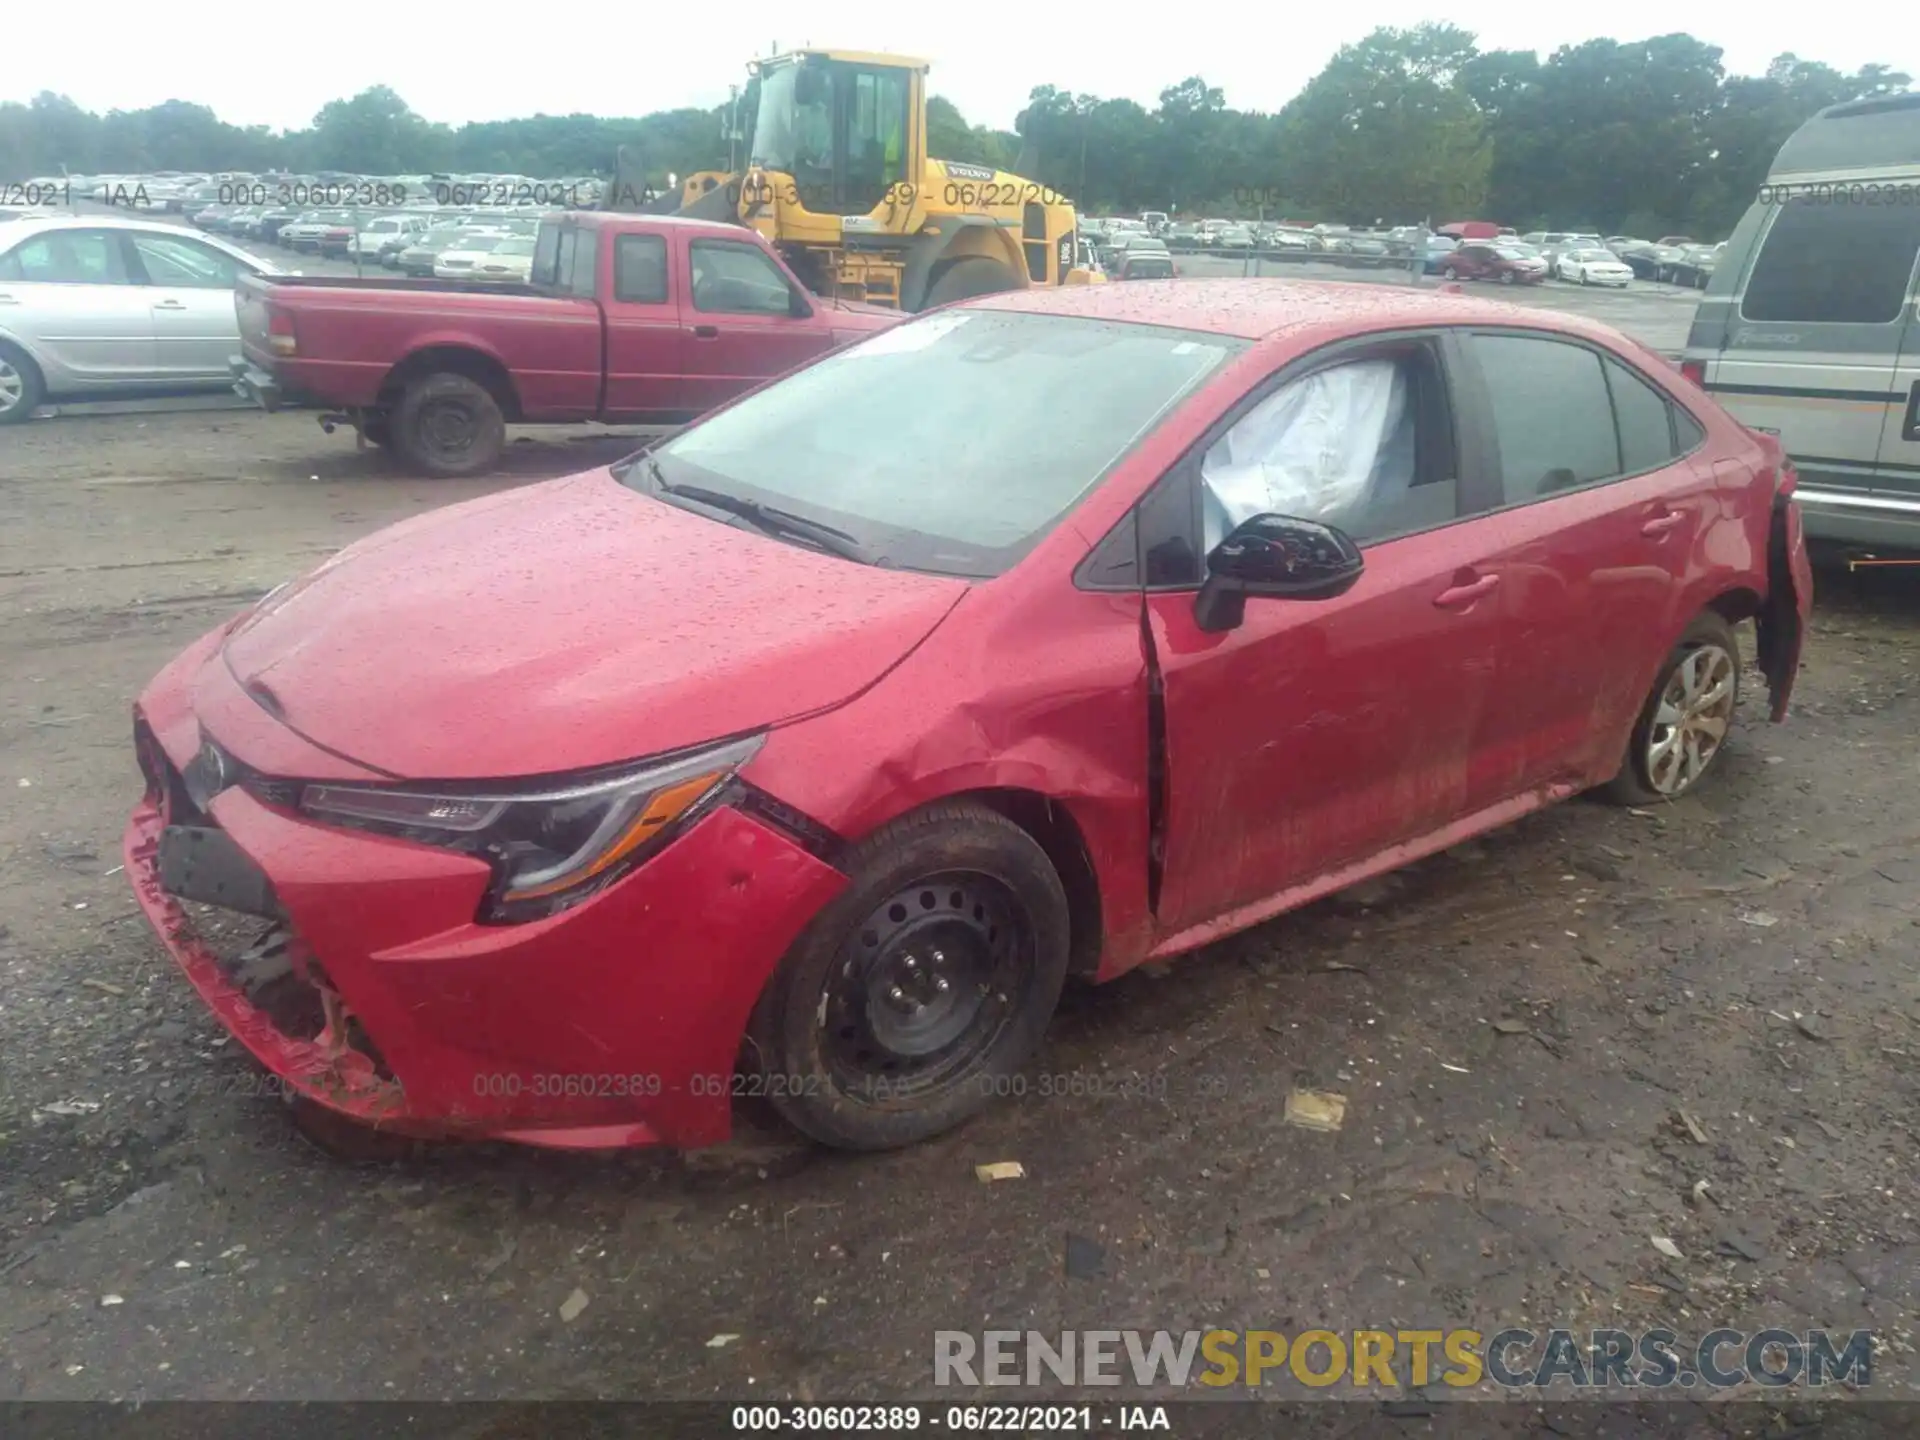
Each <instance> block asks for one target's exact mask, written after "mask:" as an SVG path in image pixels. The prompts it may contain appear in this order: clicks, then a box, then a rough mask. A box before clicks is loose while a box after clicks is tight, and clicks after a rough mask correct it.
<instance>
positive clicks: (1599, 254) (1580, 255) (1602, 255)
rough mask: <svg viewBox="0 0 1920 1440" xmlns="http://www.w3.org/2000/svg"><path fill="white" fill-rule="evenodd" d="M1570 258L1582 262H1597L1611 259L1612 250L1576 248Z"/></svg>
mask: <svg viewBox="0 0 1920 1440" xmlns="http://www.w3.org/2000/svg"><path fill="white" fill-rule="evenodd" d="M1572 258H1573V259H1575V260H1578V261H1580V262H1582V263H1583V264H1584V263H1585V262H1587V261H1589V260H1591V261H1593V262H1594V263H1595V264H1598V263H1599V262H1600V261H1603V260H1611V259H1613V252H1612V251H1611V250H1576V251H1574V252H1573V256H1572Z"/></svg>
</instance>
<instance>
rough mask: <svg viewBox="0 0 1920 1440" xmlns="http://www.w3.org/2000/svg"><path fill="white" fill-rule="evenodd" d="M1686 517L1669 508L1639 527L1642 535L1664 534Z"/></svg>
mask: <svg viewBox="0 0 1920 1440" xmlns="http://www.w3.org/2000/svg"><path fill="white" fill-rule="evenodd" d="M1686 518H1687V517H1686V516H1685V515H1684V514H1682V513H1681V512H1680V511H1678V510H1669V511H1668V512H1667V513H1666V514H1664V515H1656V516H1654V517H1653V519H1651V520H1649V521H1647V522H1646V524H1644V525H1642V526H1641V527H1640V533H1641V534H1642V535H1664V534H1666V533H1667V531H1669V530H1671V529H1673V527H1674V526H1676V525H1678V524H1680V523H1681V522H1682V521H1684V520H1685V519H1686Z"/></svg>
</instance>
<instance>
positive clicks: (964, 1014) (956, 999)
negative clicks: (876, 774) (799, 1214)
mask: <svg viewBox="0 0 1920 1440" xmlns="http://www.w3.org/2000/svg"><path fill="white" fill-rule="evenodd" d="M846 868H847V871H848V873H849V874H850V875H851V876H852V877H853V883H852V884H850V885H849V886H848V887H847V889H846V890H844V891H842V892H841V894H840V895H839V896H837V897H836V898H835V899H834V901H833V902H832V903H831V904H829V905H828V906H827V907H826V908H825V909H824V910H823V911H822V912H821V913H820V914H819V916H817V917H816V918H815V920H814V921H813V923H812V924H811V925H810V926H809V927H808V928H807V930H806V932H805V933H804V934H803V935H802V936H801V938H800V940H799V941H798V942H797V943H796V944H795V946H794V948H793V950H792V951H790V952H789V953H788V955H787V957H786V958H785V960H783V961H782V963H781V966H780V969H779V971H778V972H777V973H776V974H775V976H774V978H773V980H772V981H771V982H770V983H769V985H768V987H767V989H766V991H765V993H764V994H763V995H762V996H761V1000H760V1003H759V1005H758V1006H757V1007H756V1009H755V1012H754V1017H753V1021H752V1023H751V1026H750V1028H749V1032H748V1040H749V1046H750V1049H751V1050H752V1052H753V1054H754V1059H755V1061H756V1063H757V1065H758V1068H759V1070H760V1072H761V1074H762V1076H763V1077H764V1079H765V1081H766V1084H765V1087H764V1089H765V1093H766V1094H767V1095H768V1097H769V1099H770V1100H771V1102H772V1104H773V1106H774V1108H775V1109H776V1110H778V1111H779V1112H780V1113H781V1115H782V1116H784V1117H785V1118H786V1120H787V1121H788V1122H789V1123H790V1124H792V1125H793V1126H794V1127H795V1128H796V1129H799V1130H800V1131H802V1132H804V1133H805V1134H807V1135H809V1136H811V1137H813V1138H814V1139H816V1140H819V1141H821V1142H823V1143H825V1144H829V1145H834V1146H838V1147H840V1148H843V1149H850V1150H881V1149H890V1148H893V1147H896V1146H900V1145H909V1144H913V1143H914V1142H916V1141H919V1140H924V1139H927V1138H928V1137H930V1136H933V1135H937V1134H940V1133H941V1132H943V1131H946V1130H949V1129H951V1128H953V1127H954V1126H955V1125H958V1124H960V1123H961V1122H962V1121H964V1120H966V1119H968V1118H970V1117H971V1116H972V1115H974V1114H975V1113H977V1112H978V1111H979V1110H981V1109H983V1108H984V1107H985V1106H986V1105H987V1104H989V1103H990V1102H991V1101H992V1100H993V1099H994V1097H995V1096H996V1095H998V1094H1005V1093H1008V1089H1009V1087H1008V1085H1007V1084H1006V1083H1005V1082H1006V1081H1007V1080H1008V1079H1009V1078H1010V1077H1011V1076H1012V1075H1013V1074H1014V1073H1015V1072H1016V1071H1018V1070H1019V1068H1020V1067H1021V1066H1022V1065H1024V1064H1025V1063H1026V1061H1027V1060H1028V1059H1029V1058H1030V1057H1031V1056H1032V1054H1033V1052H1034V1051H1035V1049H1037V1048H1038V1046H1039V1043H1040V1040H1041V1037H1042V1036H1043V1035H1044V1033H1045V1031H1046V1026H1047V1022H1048V1021H1049V1020H1050V1019H1051V1018H1052V1015H1053V1009H1054V1006H1055V1004H1056V1003H1057V1002H1058V1001H1059V998H1060V989H1061V986H1062V984H1063V983H1064V982H1065V979H1066V971H1067V958H1068V943H1069V926H1068V918H1067V916H1068V912H1067V899H1066V892H1065V890H1064V889H1063V888H1062V886H1061V883H1060V877H1059V875H1058V874H1057V873H1056V872H1055V871H1054V868H1053V865H1052V863H1051V862H1050V861H1049V860H1048V859H1047V855H1046V852H1045V851H1044V850H1042V849H1041V848H1040V846H1039V844H1038V843H1037V842H1035V840H1034V839H1033V837H1032V836H1030V835H1028V834H1027V833H1026V832H1025V831H1024V830H1022V829H1021V828H1020V827H1019V826H1018V825H1016V824H1014V823H1013V822H1012V821H1011V820H1009V819H1007V818H1006V817H1005V816H1003V815H1001V814H1000V813H998V812H997V811H994V810H990V809H988V808H986V807H985V806H981V805H975V804H969V803H964V802H953V803H944V804H940V805H935V806H932V807H929V808H928V809H926V810H923V811H919V812H916V813H914V814H912V815H909V816H905V817H903V818H901V819H900V820H897V821H895V822H893V823H892V824H890V825H887V826H885V827H883V828H882V829H881V830H879V831H878V832H876V833H875V834H874V835H873V836H871V837H869V838H868V839H867V840H865V841H863V842H862V843H861V844H860V845H859V846H857V847H856V848H855V851H854V854H853V856H852V857H850V859H849V860H848V862H847V865H846Z"/></svg>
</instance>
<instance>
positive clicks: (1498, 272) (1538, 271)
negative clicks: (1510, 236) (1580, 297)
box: [1440, 242, 1547, 285]
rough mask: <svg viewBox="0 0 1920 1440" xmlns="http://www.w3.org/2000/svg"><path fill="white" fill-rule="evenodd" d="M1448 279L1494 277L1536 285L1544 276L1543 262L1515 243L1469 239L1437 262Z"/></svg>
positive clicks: (1510, 281) (1544, 263)
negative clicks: (1483, 242)
mask: <svg viewBox="0 0 1920 1440" xmlns="http://www.w3.org/2000/svg"><path fill="white" fill-rule="evenodd" d="M1440 273H1441V274H1442V275H1444V276H1445V277H1446V278H1447V279H1449V280H1498V281H1499V282H1500V283H1501V284H1502V285H1538V284H1539V283H1540V282H1541V281H1543V280H1545V279H1546V278H1547V262H1546V261H1545V260H1544V259H1542V258H1541V257H1540V256H1538V255H1535V254H1533V253H1532V252H1530V251H1527V250H1522V249H1520V248H1519V247H1518V246H1516V245H1493V244H1478V243H1473V242H1469V243H1468V244H1465V245H1461V246H1459V247H1458V248H1456V249H1455V250H1454V251H1453V252H1452V253H1451V254H1449V255H1448V256H1447V258H1446V259H1445V260H1444V261H1442V262H1441V265H1440Z"/></svg>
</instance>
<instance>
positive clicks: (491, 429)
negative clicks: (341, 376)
mask: <svg viewBox="0 0 1920 1440" xmlns="http://www.w3.org/2000/svg"><path fill="white" fill-rule="evenodd" d="M393 438H394V444H395V447H396V448H397V449H398V450H399V452H400V457H401V459H403V460H405V461H406V462H407V463H408V464H410V465H417V466H419V468H420V469H422V470H424V471H426V472H427V474H429V475H432V476H434V477H435V478H436V479H458V478H460V477H461V476H466V475H478V474H481V473H483V472H484V471H487V470H490V469H492V468H493V465H494V462H495V461H497V460H498V459H499V458H500V451H501V449H502V448H503V447H504V446H505V445H506V443H507V422H506V417H505V416H503V415H502V414H501V413H500V406H499V404H498V403H497V402H496V401H495V400H494V398H493V396H492V395H490V394H488V393H487V387H486V386H484V385H482V384H481V383H480V382H479V381H477V380H469V379H468V378H467V377H466V376H464V375H449V374H444V373H442V374H438V375H429V376H427V377H426V378H425V379H422V380H416V381H414V382H413V384H411V385H409V386H408V387H407V390H406V393H405V394H404V395H402V396H401V397H400V404H399V407H398V408H397V409H396V410H395V411H394V416H393Z"/></svg>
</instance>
